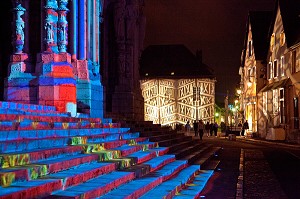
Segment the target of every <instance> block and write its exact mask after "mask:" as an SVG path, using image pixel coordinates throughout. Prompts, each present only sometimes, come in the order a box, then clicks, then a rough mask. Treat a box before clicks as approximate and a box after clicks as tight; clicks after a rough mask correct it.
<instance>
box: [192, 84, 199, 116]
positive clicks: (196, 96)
mask: <svg viewBox="0 0 300 199" xmlns="http://www.w3.org/2000/svg"><path fill="white" fill-rule="evenodd" d="M200 89H201V88H200V87H193V101H194V102H195V104H196V120H198V103H199V102H201V99H200V95H201V90H200Z"/></svg>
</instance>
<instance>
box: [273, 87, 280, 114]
mask: <svg viewBox="0 0 300 199" xmlns="http://www.w3.org/2000/svg"><path fill="white" fill-rule="evenodd" d="M278 109H279V106H278V89H274V90H273V113H274V114H276V113H278Z"/></svg>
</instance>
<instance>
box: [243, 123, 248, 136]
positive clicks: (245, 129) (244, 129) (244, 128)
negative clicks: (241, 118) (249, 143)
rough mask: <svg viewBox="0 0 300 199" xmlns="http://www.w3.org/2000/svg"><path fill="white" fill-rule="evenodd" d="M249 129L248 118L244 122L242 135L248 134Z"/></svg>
mask: <svg viewBox="0 0 300 199" xmlns="http://www.w3.org/2000/svg"><path fill="white" fill-rule="evenodd" d="M248 129H249V124H248V120H246V121H245V122H244V124H243V130H242V136H244V135H245V134H246V135H247V132H248Z"/></svg>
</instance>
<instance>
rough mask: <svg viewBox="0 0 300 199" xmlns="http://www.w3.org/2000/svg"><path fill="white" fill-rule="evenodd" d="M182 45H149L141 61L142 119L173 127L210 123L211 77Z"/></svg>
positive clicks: (212, 109)
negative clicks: (203, 122) (195, 121)
mask: <svg viewBox="0 0 300 199" xmlns="http://www.w3.org/2000/svg"><path fill="white" fill-rule="evenodd" d="M201 60H202V59H201V53H200V52H197V54H196V56H195V55H194V54H192V53H191V52H190V51H189V50H188V49H187V48H186V47H185V46H183V45H153V46H149V47H147V48H146V49H145V50H144V52H143V53H142V58H141V77H142V80H141V89H142V94H143V97H144V100H145V102H144V106H145V108H144V109H145V120H148V121H153V122H154V123H157V124H162V125H169V126H175V125H176V124H185V123H186V122H187V121H190V122H191V123H192V122H193V121H194V120H200V119H202V120H204V121H209V122H213V121H214V105H215V82H216V80H215V77H214V75H213V73H212V72H211V70H210V69H209V68H208V66H206V65H205V64H203V63H202V61H201Z"/></svg>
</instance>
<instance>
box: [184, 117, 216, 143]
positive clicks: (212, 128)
mask: <svg viewBox="0 0 300 199" xmlns="http://www.w3.org/2000/svg"><path fill="white" fill-rule="evenodd" d="M218 128H219V125H218V123H217V122H214V123H213V122H212V123H209V122H206V123H204V121H203V120H199V121H196V120H195V121H194V123H193V129H194V132H195V137H197V136H198V135H199V137H200V140H202V138H203V135H204V134H206V135H207V137H209V136H213V135H214V136H217V132H218ZM185 130H186V131H188V132H189V131H190V130H191V125H190V121H187V123H186V125H185Z"/></svg>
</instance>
